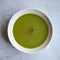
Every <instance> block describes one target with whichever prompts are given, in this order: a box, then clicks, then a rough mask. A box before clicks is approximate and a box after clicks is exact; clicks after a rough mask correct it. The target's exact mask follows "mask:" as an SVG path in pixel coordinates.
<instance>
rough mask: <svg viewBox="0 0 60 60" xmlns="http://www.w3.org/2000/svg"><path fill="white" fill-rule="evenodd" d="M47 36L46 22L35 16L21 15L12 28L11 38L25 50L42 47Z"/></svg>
mask: <svg viewBox="0 0 60 60" xmlns="http://www.w3.org/2000/svg"><path fill="white" fill-rule="evenodd" d="M47 35H48V26H47V24H46V22H45V21H44V19H43V18H41V17H40V16H38V15H35V14H25V15H22V16H21V17H19V18H18V19H17V20H16V22H15V23H14V26H13V36H14V38H15V40H16V42H17V43H18V44H19V45H21V46H23V47H25V48H35V47H38V46H40V45H42V44H43V43H44V42H45V40H46V38H47Z"/></svg>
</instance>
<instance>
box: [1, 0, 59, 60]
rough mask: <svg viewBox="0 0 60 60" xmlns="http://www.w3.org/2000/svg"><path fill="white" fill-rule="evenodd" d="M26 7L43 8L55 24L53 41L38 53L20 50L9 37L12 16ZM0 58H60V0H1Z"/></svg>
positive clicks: (46, 59)
mask: <svg viewBox="0 0 60 60" xmlns="http://www.w3.org/2000/svg"><path fill="white" fill-rule="evenodd" d="M24 8H35V9H38V10H41V11H42V12H44V13H45V14H46V15H47V16H48V17H49V18H50V20H51V22H52V25H53V36H52V39H51V42H50V43H49V45H48V46H47V47H46V48H45V49H44V50H42V51H40V52H38V53H34V54H26V53H22V52H19V51H17V50H16V49H15V48H13V46H12V45H11V44H10V42H9V41H8V38H7V31H6V28H7V25H8V22H9V20H10V18H11V16H12V15H14V14H15V13H16V12H17V11H19V10H21V9H24ZM0 60H60V0H0Z"/></svg>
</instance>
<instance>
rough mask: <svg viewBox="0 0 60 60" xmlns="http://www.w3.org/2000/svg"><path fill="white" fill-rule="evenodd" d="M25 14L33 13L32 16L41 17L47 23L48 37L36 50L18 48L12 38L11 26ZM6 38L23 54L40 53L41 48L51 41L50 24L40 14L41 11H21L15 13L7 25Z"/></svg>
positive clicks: (42, 14)
mask: <svg viewBox="0 0 60 60" xmlns="http://www.w3.org/2000/svg"><path fill="white" fill-rule="evenodd" d="M27 13H33V14H36V15H39V16H41V17H42V18H43V19H44V20H45V22H46V23H47V25H48V36H47V38H46V41H45V42H44V43H43V44H42V45H40V46H39V47H36V48H31V49H29V48H24V47H22V46H20V45H19V44H18V43H17V42H16V41H15V39H14V36H13V25H14V23H15V21H16V20H17V19H18V18H19V17H20V16H22V15H24V14H27ZM7 32H8V38H9V41H10V42H11V44H12V45H13V46H14V47H15V48H16V49H17V50H19V51H22V52H25V53H34V52H37V51H40V50H42V49H43V48H45V47H46V46H47V45H48V43H49V42H50V40H51V37H52V24H51V22H50V20H49V18H48V17H47V16H46V15H45V14H44V13H42V12H41V11H39V10H36V9H23V10H21V11H19V12H17V13H16V14H15V15H13V16H12V18H11V20H10V22H9V24H8V30H7Z"/></svg>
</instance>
